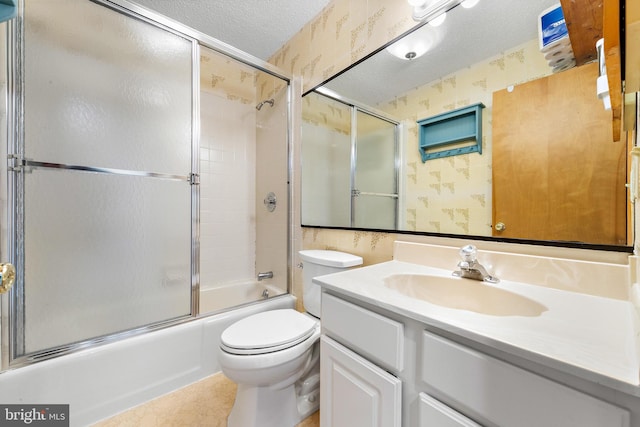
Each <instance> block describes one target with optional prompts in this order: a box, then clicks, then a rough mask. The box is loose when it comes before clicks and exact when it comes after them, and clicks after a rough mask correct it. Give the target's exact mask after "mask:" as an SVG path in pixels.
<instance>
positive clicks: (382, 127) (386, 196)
mask: <svg viewBox="0 0 640 427" xmlns="http://www.w3.org/2000/svg"><path fill="white" fill-rule="evenodd" d="M396 129H397V125H396V124H395V123H392V122H389V121H387V120H384V119H382V118H379V117H376V116H373V115H371V114H368V113H366V112H363V111H357V131H356V149H355V153H356V154H355V169H354V189H353V209H352V219H353V223H352V226H353V227H357V228H373V229H381V230H395V229H396V225H397V215H398V213H397V210H398V207H397V206H398V182H397V177H398V170H397V167H398V166H397V160H396V159H397V157H398V156H397V155H396V152H397V142H396V139H397V131H396Z"/></svg>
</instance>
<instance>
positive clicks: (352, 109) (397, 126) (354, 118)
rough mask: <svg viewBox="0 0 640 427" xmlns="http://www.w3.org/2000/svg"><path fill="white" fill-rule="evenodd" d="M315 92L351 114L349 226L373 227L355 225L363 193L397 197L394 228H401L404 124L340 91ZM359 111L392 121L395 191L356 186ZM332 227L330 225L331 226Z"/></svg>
mask: <svg viewBox="0 0 640 427" xmlns="http://www.w3.org/2000/svg"><path fill="white" fill-rule="evenodd" d="M315 92H316V93H317V94H318V95H320V96H323V97H325V98H328V99H331V100H333V101H336V102H339V103H340V104H343V105H345V106H346V107H348V109H349V114H350V121H351V123H350V128H349V133H350V135H349V143H350V147H349V155H350V163H349V168H350V170H349V189H350V194H351V196H350V200H349V228H354V229H371V228H367V227H356V226H355V221H356V212H355V211H356V207H355V204H356V199H357V197H359V196H360V195H361V194H362V195H366V196H373V197H389V198H393V199H395V212H394V218H395V221H394V227H395V228H394V229H396V230H397V229H399V228H400V220H401V218H400V209H399V205H400V203H399V202H400V197H401V195H400V186H401V183H400V165H401V162H402V160H401V159H402V152H401V150H400V138H401V137H402V135H401V127H402V124H401V123H400V122H399V121H397V120H395V119H392V118H390V117H389V116H388V115H387V114H386V113H383V112H381V111H376V110H375V109H374V108H372V107H369V106H367V105H364V104H360V103H359V102H356V101H353V100H352V99H349V98H346V97H344V96H342V95H339V94H338V93H335V92H333V91H332V90H327V89H324V88H322V87H321V88H317V89H316V90H315ZM358 112H361V113H364V114H367V115H369V116H372V117H375V118H377V119H379V120H382V121H384V122H387V123H390V124H392V125H393V126H394V131H393V144H394V153H395V159H394V178H395V182H394V188H395V193H371V192H365V191H360V190H358V189H357V188H356V168H357V163H358ZM309 226H310V227H313V225H312V224H310V225H309ZM329 227H330V226H329Z"/></svg>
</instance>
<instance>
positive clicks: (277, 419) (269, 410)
mask: <svg viewBox="0 0 640 427" xmlns="http://www.w3.org/2000/svg"><path fill="white" fill-rule="evenodd" d="M319 371H320V366H319V364H316V365H315V366H313V368H312V369H311V370H310V372H308V373H307V375H305V377H304V378H301V379H300V380H298V381H296V382H295V383H294V384H291V385H289V386H287V387H284V388H280V389H274V388H272V387H269V386H265V387H256V386H250V385H246V384H238V390H237V391H236V401H235V403H234V404H233V409H231V413H230V414H229V417H228V418H227V427H294V426H296V425H297V424H298V423H300V422H301V421H302V420H304V419H305V418H307V417H308V416H310V415H311V414H313V413H314V412H315V411H317V410H318V408H319V407H320V373H319Z"/></svg>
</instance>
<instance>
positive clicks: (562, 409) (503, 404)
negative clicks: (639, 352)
mask: <svg viewBox="0 0 640 427" xmlns="http://www.w3.org/2000/svg"><path fill="white" fill-rule="evenodd" d="M420 363H421V365H422V366H421V372H422V380H423V381H424V382H425V383H426V384H429V385H430V386H431V387H433V388H434V389H436V390H438V392H439V393H441V394H442V395H444V396H446V397H447V400H448V401H449V402H451V404H452V406H456V407H458V408H459V409H460V410H462V411H465V412H470V413H474V414H479V415H480V416H482V417H483V418H484V419H487V420H489V421H490V422H492V423H494V424H495V425H499V426H509V427H537V426H552V425H553V426H567V427H569V426H581V427H602V426H607V427H628V426H629V412H628V411H626V410H624V409H622V408H619V407H617V406H614V405H611V404H609V403H607V402H604V401H602V400H599V399H596V398H594V397H591V396H589V395H587V394H585V393H581V392H579V391H576V390H574V389H572V388H569V387H566V386H564V385H561V384H558V383H556V382H554V381H551V380H549V379H546V378H543V377H541V376H539V375H536V374H533V373H531V372H528V371H526V370H524V369H521V368H518V367H516V366H513V365H511V364H509V363H506V362H503V361H501V360H498V359H496V358H494V357H491V356H488V355H485V354H483V353H480V352H478V351H475V350H473V349H470V348H468V347H464V346H462V345H460V344H457V343H455V342H453V341H450V340H448V339H445V338H442V337H440V336H438V335H436V334H433V333H431V332H428V331H424V332H423V336H422V357H421V359H420Z"/></svg>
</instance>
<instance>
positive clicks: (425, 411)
mask: <svg viewBox="0 0 640 427" xmlns="http://www.w3.org/2000/svg"><path fill="white" fill-rule="evenodd" d="M419 417H420V427H434V426H437V427H481V426H480V424H476V423H475V422H473V421H471V420H470V419H469V418H467V417H465V416H464V415H462V414H461V413H459V412H457V411H455V410H453V409H451V408H450V407H448V406H447V405H445V404H444V403H442V402H440V401H438V400H436V399H434V398H433V397H431V396H429V395H428V394H426V393H420V410H419Z"/></svg>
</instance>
